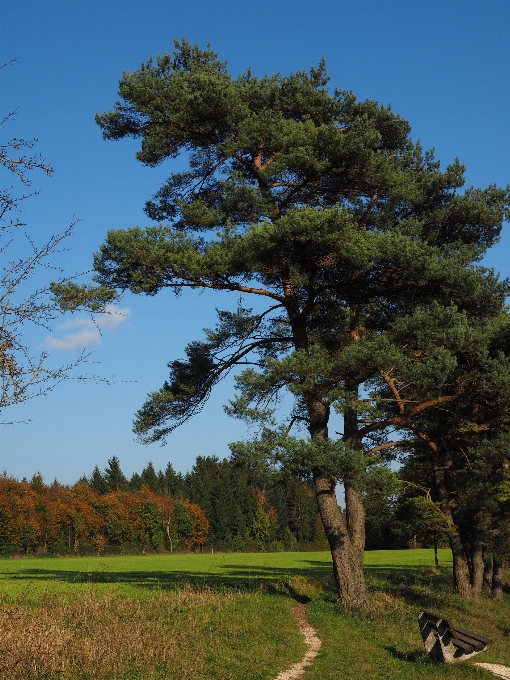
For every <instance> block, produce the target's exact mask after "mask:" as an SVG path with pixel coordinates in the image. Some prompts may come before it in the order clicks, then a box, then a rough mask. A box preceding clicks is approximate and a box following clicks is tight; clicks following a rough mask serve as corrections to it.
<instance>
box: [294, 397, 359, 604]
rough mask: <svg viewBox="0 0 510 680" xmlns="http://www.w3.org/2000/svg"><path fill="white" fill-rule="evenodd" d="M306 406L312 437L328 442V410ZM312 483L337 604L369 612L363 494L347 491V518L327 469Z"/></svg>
mask: <svg viewBox="0 0 510 680" xmlns="http://www.w3.org/2000/svg"><path fill="white" fill-rule="evenodd" d="M307 405H308V412H309V415H310V427H309V431H310V434H311V436H312V438H314V437H315V438H323V439H327V438H328V419H329V408H328V407H327V406H326V405H324V404H323V403H322V402H320V401H318V400H313V399H309V401H308V404H307ZM313 482H314V489H315V495H316V498H317V505H318V508H319V514H320V517H321V521H322V526H323V527H324V532H325V534H326V538H327V539H328V543H329V547H330V550H331V557H332V559H333V574H334V577H335V581H336V586H337V592H338V601H339V603H341V604H343V605H345V606H348V607H351V608H353V609H368V608H369V603H368V597H367V593H366V588H365V577H364V575H363V550H364V547H365V512H364V510H363V504H362V499H361V494H360V493H359V492H358V491H356V490H355V489H354V488H349V491H348V492H347V491H346V504H347V506H348V511H347V513H346V515H344V514H343V513H342V512H341V510H340V508H339V507H338V502H337V498H336V483H337V480H336V478H335V477H333V476H332V475H331V474H329V473H328V472H326V471H324V470H321V469H316V470H314V473H313ZM347 518H348V519H347Z"/></svg>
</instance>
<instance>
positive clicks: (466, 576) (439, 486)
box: [434, 467, 473, 599]
mask: <svg viewBox="0 0 510 680" xmlns="http://www.w3.org/2000/svg"><path fill="white" fill-rule="evenodd" d="M444 474H445V471H444V468H438V467H436V469H435V470H434V490H435V492H436V495H437V497H438V500H439V502H440V503H441V512H442V513H443V515H444V516H445V517H446V521H447V525H448V540H449V542H450V548H451V550H452V558H453V580H454V582H455V588H456V590H457V592H458V594H459V595H460V596H461V597H465V598H467V599H472V597H473V595H472V588H471V577H470V573H469V566H468V563H467V559H466V553H465V551H464V545H463V543H462V538H461V535H460V532H459V529H458V527H457V526H456V524H455V521H454V519H453V512H452V508H451V505H450V503H449V499H448V492H447V490H446V485H445V483H444Z"/></svg>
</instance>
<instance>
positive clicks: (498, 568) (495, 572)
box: [492, 557, 503, 600]
mask: <svg viewBox="0 0 510 680" xmlns="http://www.w3.org/2000/svg"><path fill="white" fill-rule="evenodd" d="M492 597H494V598H496V599H497V600H502V599H503V563H502V562H500V560H499V559H498V558H497V557H494V558H493V566H492Z"/></svg>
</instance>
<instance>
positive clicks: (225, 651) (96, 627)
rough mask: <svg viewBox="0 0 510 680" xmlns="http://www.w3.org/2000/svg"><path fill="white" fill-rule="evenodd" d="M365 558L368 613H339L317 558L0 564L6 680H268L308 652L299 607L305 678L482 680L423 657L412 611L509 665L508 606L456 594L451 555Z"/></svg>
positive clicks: (1, 665)
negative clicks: (485, 640) (309, 634)
mask: <svg viewBox="0 0 510 680" xmlns="http://www.w3.org/2000/svg"><path fill="white" fill-rule="evenodd" d="M439 562H440V568H439V569H436V568H435V567H434V566H433V564H434V561H433V554H432V551H431V550H406V551H374V552H367V553H366V560H365V569H366V577H367V583H368V586H369V590H370V596H371V601H372V604H373V610H372V612H371V613H370V614H365V615H362V614H355V613H350V612H347V611H345V610H343V609H340V608H338V607H337V606H336V605H335V593H334V584H333V580H332V575H331V558H330V556H329V553H327V552H309V553H251V554H186V555H179V554H173V555H139V556H113V557H82V558H29V559H4V560H0V678H2V680H3V679H4V678H5V680H7V679H9V680H11V679H12V680H18V679H19V680H36V679H37V680H43V679H44V680H53V679H57V678H59V679H63V680H64V679H65V680H75V679H76V680H159V679H162V678H170V679H172V680H173V679H176V680H177V679H181V678H191V679H197V680H201V679H202V678H204V679H205V678H213V679H218V680H227V679H228V680H230V679H234V680H237V679H239V680H271V679H272V678H276V676H277V675H278V673H279V672H280V671H282V670H284V669H286V668H288V667H289V666H290V665H291V664H292V663H294V662H296V661H298V660H299V659H300V658H301V657H302V655H303V653H304V650H305V646H304V643H303V640H302V638H301V635H300V633H299V631H298V629H297V626H296V623H295V621H294V619H293V617H292V613H291V610H292V608H293V607H294V606H295V605H296V603H298V602H299V603H305V604H306V609H307V616H308V619H309V621H310V623H311V624H312V625H313V626H314V627H315V628H316V629H317V634H318V636H319V638H320V639H321V640H322V648H321V651H320V653H319V655H318V657H317V658H316V660H315V662H314V663H313V664H312V666H310V667H309V668H308V669H307V671H306V674H305V677H306V679H307V680H319V679H320V680H329V678H331V679H333V678H335V680H347V679H349V680H351V679H352V680H361V678H366V677H371V678H372V679H373V680H382V679H385V680H386V679H388V680H389V679H390V678H391V679H395V680H399V679H402V680H404V679H407V678H410V679H414V678H416V679H421V678H424V679H425V678H444V677H446V678H459V679H460V678H482V677H487V678H490V677H491V676H490V675H489V674H488V673H487V671H484V670H482V669H480V668H477V667H475V666H474V665H472V664H471V663H470V662H468V663H466V664H462V665H459V666H444V665H440V664H438V663H436V662H434V661H433V660H431V659H429V658H428V657H426V656H425V655H424V653H423V648H422V643H421V638H420V635H419V631H418V626H417V622H416V616H417V613H418V611H419V610H420V609H421V608H427V609H430V610H432V611H437V612H440V613H442V614H444V615H447V616H448V617H449V618H451V619H452V620H453V622H454V623H455V624H456V625H459V626H462V627H464V628H470V629H472V630H476V631H478V632H480V633H482V634H484V635H487V636H488V637H491V638H492V639H493V640H494V641H495V643H494V645H492V646H491V647H489V649H488V650H487V651H486V652H484V653H483V654H482V655H479V656H477V657H476V659H475V660H476V661H478V660H480V661H484V662H488V663H503V664H506V665H510V649H509V644H508V643H509V637H510V616H509V609H508V604H509V595H508V590H509V589H508V580H507V583H506V589H505V600H504V601H503V602H495V601H493V600H491V599H489V598H488V597H487V598H484V599H483V600H482V601H481V602H479V603H472V602H467V601H465V600H461V599H460V598H458V597H457V596H456V595H455V594H454V593H453V588H452V578H451V554H450V552H449V551H448V550H441V551H440V553H439Z"/></svg>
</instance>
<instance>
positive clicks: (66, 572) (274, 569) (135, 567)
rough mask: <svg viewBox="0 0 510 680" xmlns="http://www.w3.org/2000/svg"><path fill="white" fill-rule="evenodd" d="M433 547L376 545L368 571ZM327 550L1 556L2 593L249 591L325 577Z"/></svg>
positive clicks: (422, 562) (402, 564) (429, 560)
mask: <svg viewBox="0 0 510 680" xmlns="http://www.w3.org/2000/svg"><path fill="white" fill-rule="evenodd" d="M439 560H440V564H442V565H444V566H450V565H451V553H450V551H449V550H440V551H439ZM433 563H434V556H433V552H432V550H402V551H396V550H376V551H372V552H367V553H366V555H365V564H366V569H367V574H368V575H371V574H378V575H380V576H381V577H382V576H383V575H384V574H385V573H387V572H388V573H389V572H391V573H393V572H394V571H395V569H400V568H404V569H405V570H406V572H407V571H409V570H411V571H413V570H417V569H420V568H421V567H425V566H432V565H433ZM330 574H331V555H330V554H329V553H328V552H304V553H303V552H301V553H249V554H247V553H229V554H214V555H212V554H198V555H197V554H187V555H179V554H174V555H134V556H132V555H131V556H129V555H128V556H112V557H56V558H48V557H44V558H29V559H3V560H0V588H2V590H3V591H4V592H10V593H13V594H14V593H21V592H24V593H26V594H27V595H28V594H29V593H34V594H37V593H38V592H41V590H43V591H45V592H46V591H48V590H51V591H61V592H62V591H63V592H68V591H69V586H70V584H73V585H74V586H79V585H80V584H87V583H88V584H94V585H95V586H96V588H100V589H109V588H112V587H115V589H118V588H119V585H121V586H122V588H123V589H124V590H125V591H126V592H127V591H130V592H131V593H133V592H136V591H139V590H140V589H147V588H149V589H153V588H162V589H170V590H172V589H174V588H176V587H178V586H179V585H182V584H183V583H191V584H194V585H200V586H211V587H218V586H226V587H228V588H234V589H242V590H253V589H254V588H258V587H259V586H260V585H261V584H264V583H266V582H267V581H273V580H275V579H276V580H279V579H280V580H281V579H285V578H287V579H288V578H291V577H293V576H297V575H299V576H304V577H306V578H309V579H311V580H315V581H316V580H321V579H324V578H328V577H329V576H330Z"/></svg>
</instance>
